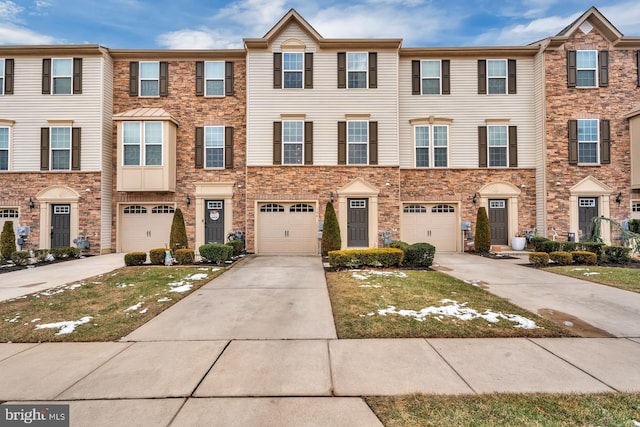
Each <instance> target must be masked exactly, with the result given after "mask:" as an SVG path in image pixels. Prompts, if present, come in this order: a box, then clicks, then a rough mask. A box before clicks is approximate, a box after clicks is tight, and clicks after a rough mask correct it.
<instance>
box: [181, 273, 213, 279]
mask: <svg viewBox="0 0 640 427" xmlns="http://www.w3.org/2000/svg"><path fill="white" fill-rule="evenodd" d="M207 277H209V275H208V274H205V273H196V274H191V275H189V276H187V277H185V280H202V279H206V278H207Z"/></svg>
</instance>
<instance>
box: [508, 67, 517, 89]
mask: <svg viewBox="0 0 640 427" xmlns="http://www.w3.org/2000/svg"><path fill="white" fill-rule="evenodd" d="M507 73H508V74H507V76H508V77H507V81H508V86H509V94H515V93H518V91H517V84H516V83H517V73H516V60H515V59H509V60H508V61H507Z"/></svg>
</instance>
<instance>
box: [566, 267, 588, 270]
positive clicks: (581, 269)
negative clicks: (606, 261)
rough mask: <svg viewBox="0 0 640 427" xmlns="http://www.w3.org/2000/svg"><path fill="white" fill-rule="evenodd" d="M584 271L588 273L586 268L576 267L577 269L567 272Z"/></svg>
mask: <svg viewBox="0 0 640 427" xmlns="http://www.w3.org/2000/svg"><path fill="white" fill-rule="evenodd" d="M585 270H586V271H589V269H588V268H580V267H578V268H572V269H571V270H569V271H585Z"/></svg>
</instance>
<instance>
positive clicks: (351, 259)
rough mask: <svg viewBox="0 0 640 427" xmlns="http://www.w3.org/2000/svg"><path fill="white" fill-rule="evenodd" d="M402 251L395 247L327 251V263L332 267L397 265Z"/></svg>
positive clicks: (399, 263)
mask: <svg viewBox="0 0 640 427" xmlns="http://www.w3.org/2000/svg"><path fill="white" fill-rule="evenodd" d="M403 257H404V253H403V252H402V250H401V249H397V248H382V249H347V250H343V251H330V252H329V265H330V266H331V267H334V268H360V267H365V266H367V267H399V266H400V265H401V264H402V259H403Z"/></svg>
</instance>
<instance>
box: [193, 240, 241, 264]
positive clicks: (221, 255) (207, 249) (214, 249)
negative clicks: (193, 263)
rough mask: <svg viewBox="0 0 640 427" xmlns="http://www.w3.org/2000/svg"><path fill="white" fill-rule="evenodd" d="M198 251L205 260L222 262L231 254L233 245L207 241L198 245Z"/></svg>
mask: <svg viewBox="0 0 640 427" xmlns="http://www.w3.org/2000/svg"><path fill="white" fill-rule="evenodd" d="M198 252H200V256H201V257H202V258H204V259H206V260H207V261H209V262H214V263H216V264H222V263H223V262H225V261H226V260H228V259H230V258H231V256H232V255H233V247H231V246H229V245H222V244H219V243H208V244H206V245H202V246H200V248H199V249H198Z"/></svg>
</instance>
